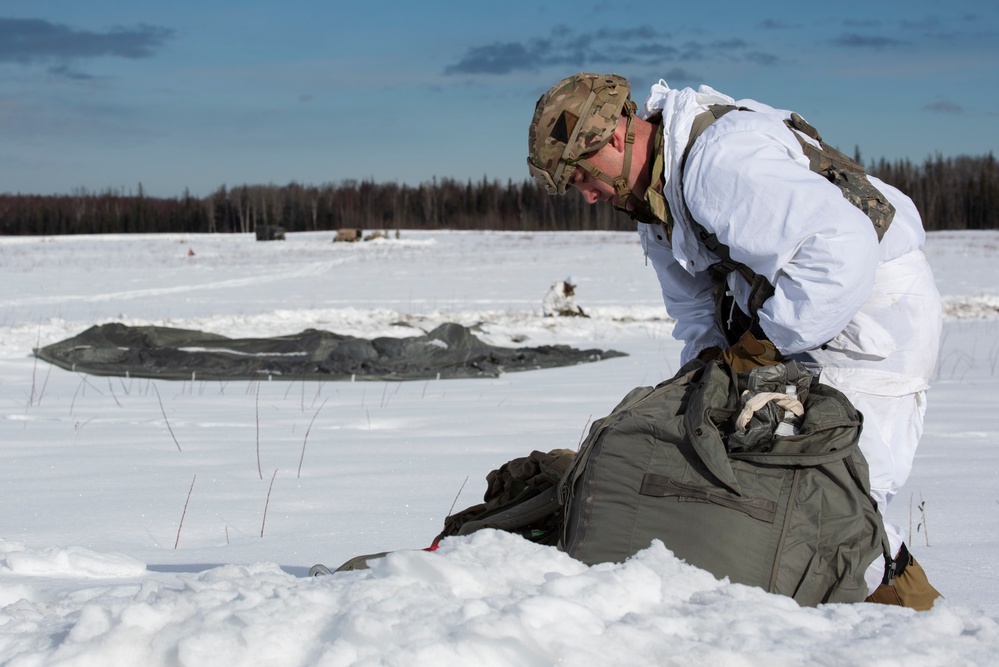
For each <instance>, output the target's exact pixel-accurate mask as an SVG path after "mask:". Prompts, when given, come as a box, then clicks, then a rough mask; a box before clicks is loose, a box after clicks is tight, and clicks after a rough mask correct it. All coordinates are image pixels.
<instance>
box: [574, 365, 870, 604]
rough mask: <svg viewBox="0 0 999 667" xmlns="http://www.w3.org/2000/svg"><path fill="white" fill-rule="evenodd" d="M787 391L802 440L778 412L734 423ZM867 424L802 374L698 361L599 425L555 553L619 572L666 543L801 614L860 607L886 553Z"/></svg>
mask: <svg viewBox="0 0 999 667" xmlns="http://www.w3.org/2000/svg"><path fill="white" fill-rule="evenodd" d="M791 388H793V391H791ZM789 391H790V393H792V394H796V395H797V397H798V398H799V399H801V401H800V402H801V405H802V407H803V408H804V411H803V414H802V415H801V417H800V418H798V419H799V422H800V423H798V424H797V425H796V426H795V428H794V429H793V430H790V431H789V430H788V429H787V423H786V417H787V411H786V410H784V409H782V408H779V407H776V405H775V404H774V403H766V404H765V406H764V408H763V409H761V410H760V411H759V412H757V413H756V414H755V415H753V416H752V417H751V419H750V420H749V422H748V424H747V425H746V427H745V428H744V429H740V428H738V427H737V426H736V425H735V423H734V422H735V419H736V418H737V417H738V416H739V412H740V411H741V410H742V409H743V407H744V404H745V402H746V399H747V398H749V397H752V396H754V395H759V394H769V393H771V392H772V393H773V394H774V395H778V394H785V393H787V392H789ZM764 398H766V397H764ZM861 421H862V418H861V416H860V414H859V413H858V412H857V411H856V409H855V408H854V407H853V406H852V405H851V404H850V402H849V401H848V400H847V399H846V397H845V396H843V395H842V394H841V393H840V392H838V391H836V390H835V389H833V388H831V387H828V386H826V385H822V384H820V383H819V382H817V381H813V379H812V376H811V374H810V373H808V371H806V370H805V369H804V367H802V366H801V365H800V364H797V363H796V362H793V361H787V362H783V363H781V364H779V365H777V366H772V367H763V368H756V369H753V370H751V371H748V372H745V373H740V374H738V375H735V374H734V373H733V372H732V371H731V369H730V368H729V367H728V366H727V365H725V364H723V363H720V362H710V363H708V364H706V365H705V364H704V363H703V362H699V361H694V362H691V364H689V365H688V366H687V367H685V368H684V369H682V370H681V372H680V373H679V374H678V375H677V376H676V377H675V378H673V379H672V380H668V381H666V382H664V383H662V384H660V385H658V386H657V387H654V388H650V387H643V388H638V389H635V390H633V391H632V392H630V393H629V394H628V395H627V396H626V397H625V398H624V400H623V401H622V402H621V403H620V404H619V405H618V407H617V408H616V409H615V410H614V411H613V412H612V413H611V414H610V415H609V416H607V417H605V418H603V419H601V420H598V421H597V422H595V423H594V424H593V425H592V427H591V429H590V432H589V434H588V436H587V438H586V440H585V441H584V443H583V444H582V446H581V447H580V451H579V453H578V455H577V456H576V458H575V461H574V462H573V465H572V466H571V467H570V468H569V470H568V471H567V472H566V475H565V476H564V477H563V478H562V480H561V482H560V484H559V489H558V491H559V499H560V501H561V502H562V503H563V505H564V508H563V511H564V522H563V532H562V536H561V540H560V542H559V548H560V549H563V550H564V551H566V552H568V553H569V555H571V556H573V557H575V558H577V559H579V560H581V561H583V562H585V563H588V564H594V563H600V562H608V561H612V562H621V561H624V560H625V559H627V558H628V557H629V556H631V555H633V554H634V553H636V552H637V551H639V550H641V549H644V548H646V547H648V546H649V545H650V544H651V542H652V541H653V540H655V539H658V540H662V542H663V543H664V544H665V545H666V547H667V548H669V549H670V550H671V551H672V552H673V553H674V554H675V555H676V556H677V557H679V558H681V559H683V560H685V561H686V562H688V563H690V564H692V565H695V566H697V567H700V568H703V569H705V570H708V571H709V572H711V573H712V574H714V575H715V576H718V577H728V578H729V580H731V581H732V582H735V583H742V584H747V585H751V586H758V587H760V588H763V589H765V590H767V591H770V592H773V593H779V594H782V595H787V596H789V597H793V598H794V599H795V600H797V601H798V602H799V603H800V604H803V605H816V604H819V603H824V602H860V601H862V600H863V599H864V598H865V597H866V595H867V586H866V584H865V582H864V572H865V570H866V569H867V567H868V566H869V565H870V564H871V563H872V562H874V560H875V559H876V558H878V557H879V556H882V555H884V554H885V551H886V545H887V541H886V539H885V535H884V527H883V524H882V521H881V516H880V514H879V513H878V511H877V507H876V505H875V504H874V502H873V500H871V498H870V495H869V482H868V481H867V480H868V471H867V463H866V461H865V460H864V458H863V455H862V454H861V453H860V449H859V447H858V440H859V435H860V429H861ZM782 433H788V435H782Z"/></svg>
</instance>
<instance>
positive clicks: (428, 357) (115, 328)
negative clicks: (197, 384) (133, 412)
mask: <svg viewBox="0 0 999 667" xmlns="http://www.w3.org/2000/svg"><path fill="white" fill-rule="evenodd" d="M35 354H36V355H37V356H38V357H39V358H40V359H43V360H45V361H48V362H49V363H52V364H55V365H56V366H60V367H62V368H65V369H67V370H71V371H75V372H82V373H89V374H92V375H110V376H122V377H126V376H127V377H139V378H158V379H163V380H191V379H198V380H258V379H271V380H354V379H356V380H427V379H434V378H438V377H440V378H475V377H497V376H498V375H500V374H501V373H504V372H516V371H527V370H536V369H541V368H554V367H557V366H571V365H575V364H580V363H585V362H592V361H600V360H601V359H609V358H611V357H622V356H626V355H625V354H624V353H623V352H616V351H614V350H578V349H575V348H572V347H569V346H566V345H545V346H541V347H521V348H504V347H496V346H493V345H488V344H486V343H484V342H482V341H481V340H479V339H478V338H476V337H475V335H473V334H472V332H471V330H470V329H469V328H468V327H464V326H462V325H460V324H454V323H446V324H442V325H440V326H438V327H437V328H436V329H434V330H433V331H431V332H429V333H427V334H425V335H422V336H415V337H409V338H391V337H380V338H374V339H371V340H368V339H364V338H356V337H354V336H346V335H341V334H336V333H331V332H329V331H319V330H316V329H306V330H305V331H302V332H301V333H297V334H293V335H289V336H275V337H273V338H227V337H225V336H220V335H217V334H212V333H206V332H203V331H191V330H187V329H175V328H169V327H157V326H140V327H130V326H126V325H124V324H120V323H111V324H103V325H99V326H94V327H91V328H90V329H87V330H86V331H84V332H83V333H81V334H79V335H78V336H74V337H73V338H69V339H66V340H64V341H61V342H58V343H53V344H52V345H48V346H46V347H43V348H40V349H38V350H36V351H35Z"/></svg>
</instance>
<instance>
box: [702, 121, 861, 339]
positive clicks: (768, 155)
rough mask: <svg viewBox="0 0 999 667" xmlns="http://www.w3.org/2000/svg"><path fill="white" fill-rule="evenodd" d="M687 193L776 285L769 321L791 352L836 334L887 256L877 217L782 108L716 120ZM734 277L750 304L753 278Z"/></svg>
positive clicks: (735, 250)
mask: <svg viewBox="0 0 999 667" xmlns="http://www.w3.org/2000/svg"><path fill="white" fill-rule="evenodd" d="M730 117H732V118H730ZM684 193H685V197H686V199H687V205H688V207H689V209H690V212H691V215H693V217H694V219H696V220H697V221H698V222H700V224H701V225H703V226H704V227H705V228H706V229H708V230H709V231H711V232H714V233H715V234H717V235H718V238H719V240H721V242H722V243H725V244H726V245H727V246H728V247H729V251H730V253H731V256H732V258H733V259H734V260H736V261H738V262H741V263H743V264H745V265H747V266H749V267H750V268H751V269H753V271H755V272H756V273H758V274H760V275H762V276H764V277H766V278H767V280H769V281H770V283H771V284H772V285H773V286H774V288H775V293H774V295H773V297H771V298H770V299H769V300H767V302H766V303H765V304H764V305H763V307H762V309H761V310H760V313H759V315H760V326H761V327H762V329H763V331H764V332H765V333H766V334H767V337H768V338H769V339H770V340H771V341H772V342H773V343H774V345H776V347H777V349H779V350H780V351H781V352H783V353H785V354H793V353H797V352H803V351H806V350H810V349H815V348H817V347H819V346H821V345H822V344H823V343H826V342H827V341H829V340H831V339H832V338H834V337H835V336H836V335H837V334H838V333H839V332H840V331H842V330H843V328H844V327H846V325H847V324H848V323H849V322H850V320H851V319H853V317H854V315H855V314H856V313H857V311H858V310H859V309H860V307H861V306H862V305H863V304H864V302H865V301H866V300H867V298H868V297H869V296H870V294H871V290H872V288H873V284H874V276H875V271H876V270H877V266H878V263H879V260H880V251H879V248H878V240H877V235H876V234H875V232H874V229H873V226H872V225H871V222H870V220H869V219H868V218H867V216H866V215H864V214H863V213H862V212H861V211H860V210H859V209H857V208H856V207H855V206H853V205H852V204H850V203H849V202H848V201H847V200H846V199H845V198H844V197H843V194H842V192H841V191H840V189H839V188H838V187H836V186H835V185H833V184H832V183H830V182H829V181H828V180H826V179H825V178H824V177H823V176H821V175H820V174H816V173H814V172H812V171H811V170H810V169H809V166H808V160H807V159H806V158H805V156H804V155H803V154H802V151H801V147H800V144H798V142H797V139H796V138H795V137H794V135H793V134H792V132H791V130H789V129H788V128H787V127H786V126H785V125H784V124H783V121H782V120H781V119H780V118H779V117H777V116H776V115H774V114H767V113H749V112H743V113H731V114H728V115H727V116H725V117H723V118H721V119H719V120H718V121H717V122H716V123H715V124H714V125H712V126H711V127H710V128H708V130H707V131H706V132H705V133H704V134H703V135H701V137H700V138H699V139H698V140H697V142H695V144H694V146H693V147H692V150H691V153H690V157H689V159H688V161H687V168H686V170H685V172H684ZM729 279H730V281H732V285H733V287H734V289H735V292H736V295H737V297H736V298H737V300H738V301H739V302H740V304H741V305H743V306H744V305H745V302H746V298H747V296H748V286H747V285H746V283H745V281H744V280H743V279H742V278H741V277H740V276H737V275H736V274H733V275H731V276H730V277H729Z"/></svg>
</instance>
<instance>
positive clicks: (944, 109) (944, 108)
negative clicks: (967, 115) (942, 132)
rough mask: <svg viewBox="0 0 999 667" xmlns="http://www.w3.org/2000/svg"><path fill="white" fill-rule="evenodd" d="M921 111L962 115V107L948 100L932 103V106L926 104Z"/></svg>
mask: <svg viewBox="0 0 999 667" xmlns="http://www.w3.org/2000/svg"><path fill="white" fill-rule="evenodd" d="M923 111H929V112H931V113H949V114H960V113H964V107H962V106H961V105H960V104H955V103H954V102H950V101H948V100H940V101H938V102H933V103H932V104H927V105H926V106H925V107H923Z"/></svg>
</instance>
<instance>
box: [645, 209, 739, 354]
mask: <svg viewBox="0 0 999 667" xmlns="http://www.w3.org/2000/svg"><path fill="white" fill-rule="evenodd" d="M639 231H640V233H641V234H642V237H641V239H642V247H643V249H644V250H645V254H646V257H648V259H649V261H651V262H652V266H653V267H654V268H655V270H656V275H657V276H658V277H659V285H660V287H661V288H662V293H663V302H664V303H665V304H666V312H667V314H668V315H669V316H670V317H672V318H673V319H675V320H676V324H675V325H674V327H673V338H675V339H676V340H680V341H683V343H684V346H683V351H682V352H681V353H680V365H681V366H682V365H684V364H686V363H687V362H688V361H690V360H691V359H693V358H694V357H696V356H697V355H698V354H699V353H700V352H701V351H703V350H706V349H707V348H709V347H721V348H724V347H726V345H727V343H726V342H725V337H724V335H722V333H721V331H720V330H719V329H718V327H717V326H716V325H715V305H714V287H713V286H712V284H711V281H710V279H709V278H708V275H707V274H706V273H698V274H694V275H691V274H690V273H688V272H687V271H686V270H684V269H683V267H681V266H680V264H679V263H678V262H677V261H676V258H674V257H673V254H672V253H671V252H670V249H669V246H668V245H667V244H666V243H665V242H664V241H663V240H662V238H661V234H657V228H656V227H654V226H650V225H641V224H640V225H639Z"/></svg>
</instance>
